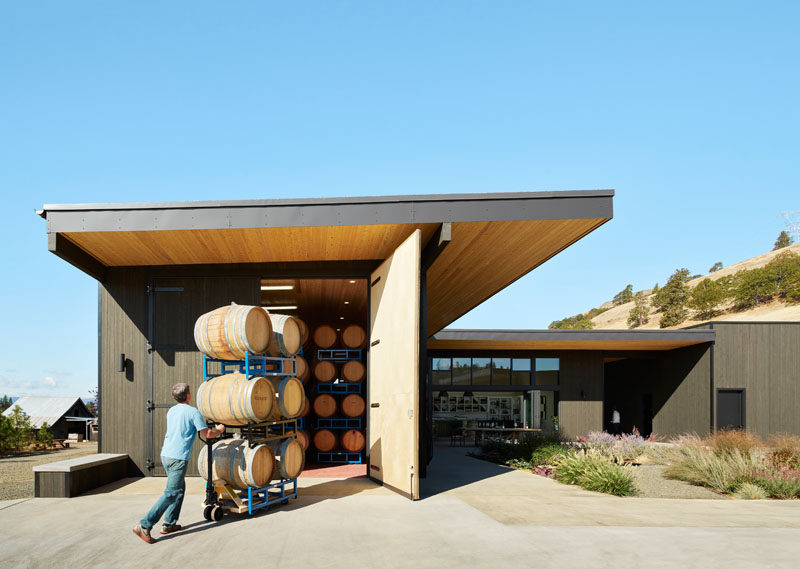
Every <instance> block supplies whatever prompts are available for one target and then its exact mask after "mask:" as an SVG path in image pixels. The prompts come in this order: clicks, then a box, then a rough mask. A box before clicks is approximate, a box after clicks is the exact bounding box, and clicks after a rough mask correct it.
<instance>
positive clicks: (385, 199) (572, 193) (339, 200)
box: [36, 189, 615, 219]
mask: <svg viewBox="0 0 800 569" xmlns="http://www.w3.org/2000/svg"><path fill="white" fill-rule="evenodd" d="M614 194H615V191H614V190H613V189H598V190H551V191H541V192H498V193H467V194H413V195H390V196H349V197H333V198H285V199H263V200H207V201H180V202H131V203H77V204H44V205H43V206H42V208H41V209H38V210H36V213H37V215H39V216H40V217H43V218H45V219H46V218H47V212H48V211H93V210H95V211H96V210H127V209H134V210H135V209H146V210H160V209H198V208H223V207H227V208H230V207H269V206H278V207H279V206H302V205H353V204H377V203H412V202H436V201H445V202H446V201H493V200H514V199H536V198H541V199H552V198H582V197H613V196H614Z"/></svg>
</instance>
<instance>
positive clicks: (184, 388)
mask: <svg viewBox="0 0 800 569" xmlns="http://www.w3.org/2000/svg"><path fill="white" fill-rule="evenodd" d="M188 395H189V384H188V383H176V384H175V385H173V386H172V396H173V397H174V398H175V401H177V402H178V403H186V397H187V396H188Z"/></svg>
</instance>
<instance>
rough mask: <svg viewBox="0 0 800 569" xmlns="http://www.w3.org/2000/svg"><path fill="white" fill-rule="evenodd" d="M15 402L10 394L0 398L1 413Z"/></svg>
mask: <svg viewBox="0 0 800 569" xmlns="http://www.w3.org/2000/svg"><path fill="white" fill-rule="evenodd" d="M13 403H14V402H13V401H12V400H11V397H9V396H8V395H3V398H2V399H0V413H2V412H3V411H5V410H6V409H8V408H9V407H11V405H12V404H13Z"/></svg>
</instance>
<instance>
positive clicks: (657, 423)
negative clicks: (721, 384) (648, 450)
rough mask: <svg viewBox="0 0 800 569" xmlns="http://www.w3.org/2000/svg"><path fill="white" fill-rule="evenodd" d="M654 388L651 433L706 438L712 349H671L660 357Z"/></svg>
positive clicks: (698, 347)
mask: <svg viewBox="0 0 800 569" xmlns="http://www.w3.org/2000/svg"><path fill="white" fill-rule="evenodd" d="M654 371H655V376H656V377H657V378H658V382H657V384H656V385H654V389H653V407H654V409H653V411H654V418H653V432H655V433H656V434H659V435H667V436H674V435H679V434H684V433H697V434H698V435H707V434H708V432H709V424H710V417H709V414H710V402H709V397H710V395H709V390H710V381H711V348H710V347H709V346H706V345H701V346H690V347H688V348H679V349H677V350H670V351H669V352H666V353H665V354H663V355H662V356H661V357H660V358H659V362H658V363H657V364H656V369H655V370H654Z"/></svg>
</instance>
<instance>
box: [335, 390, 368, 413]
mask: <svg viewBox="0 0 800 569" xmlns="http://www.w3.org/2000/svg"><path fill="white" fill-rule="evenodd" d="M340 407H341V409H342V415H344V416H345V417H360V416H361V415H363V414H364V411H365V410H366V408H367V406H366V404H365V403H364V398H363V397H361V396H360V395H356V394H355V393H351V394H350V395H348V396H346V397H345V398H344V399H342V404H341V406H340Z"/></svg>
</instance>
